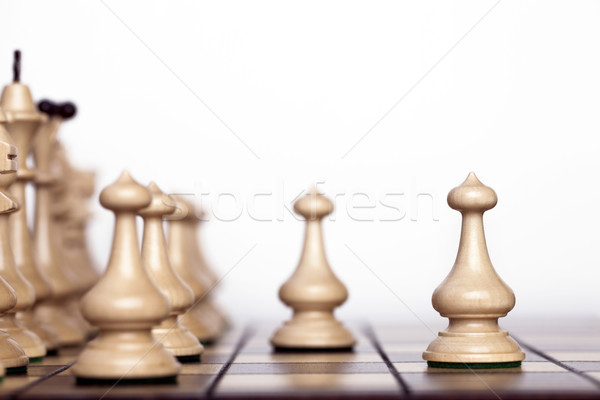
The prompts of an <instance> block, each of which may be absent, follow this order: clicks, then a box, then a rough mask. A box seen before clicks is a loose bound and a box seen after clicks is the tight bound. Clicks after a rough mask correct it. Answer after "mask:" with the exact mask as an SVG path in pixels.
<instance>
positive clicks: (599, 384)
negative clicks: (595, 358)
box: [511, 334, 600, 390]
mask: <svg viewBox="0 0 600 400" xmlns="http://www.w3.org/2000/svg"><path fill="white" fill-rule="evenodd" d="M511 336H512V337H513V338H514V339H515V340H516V341H517V342H519V345H521V346H522V347H524V348H525V349H526V350H527V351H530V352H532V353H533V354H536V355H538V356H540V357H543V358H545V359H546V360H548V361H550V362H551V363H553V364H555V365H557V366H559V367H561V368H563V369H565V370H567V371H569V372H572V373H574V374H576V375H578V376H580V377H581V378H584V379H585V380H587V381H588V382H590V383H592V384H594V385H595V386H596V387H597V388H598V390H600V381H599V380H598V379H596V378H594V377H593V376H591V375H588V374H586V373H585V372H583V371H581V370H580V369H578V368H575V367H572V366H570V365H568V364H565V363H563V362H562V361H560V360H558V359H557V358H555V357H552V356H551V355H548V354H546V353H545V352H544V351H542V350H540V349H538V348H536V347H534V346H532V345H530V344H529V343H527V342H524V341H522V340H520V339H519V338H518V337H516V336H515V335H513V334H511Z"/></svg>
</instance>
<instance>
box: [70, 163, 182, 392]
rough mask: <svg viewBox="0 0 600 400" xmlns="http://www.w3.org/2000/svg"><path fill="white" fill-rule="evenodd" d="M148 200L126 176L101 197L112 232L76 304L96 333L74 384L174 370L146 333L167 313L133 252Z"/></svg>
mask: <svg viewBox="0 0 600 400" xmlns="http://www.w3.org/2000/svg"><path fill="white" fill-rule="evenodd" d="M151 199H152V196H151V194H150V192H149V191H148V189H146V188H145V187H143V186H141V185H140V184H138V183H137V182H135V181H134V180H133V179H132V178H131V176H130V175H129V174H128V173H127V172H124V173H123V174H122V175H121V177H120V178H119V179H118V180H117V181H116V182H115V183H113V184H112V185H110V186H108V187H106V188H105V189H104V190H103V191H102V193H101V194H100V203H101V204H102V206H103V207H104V208H107V209H109V210H111V211H112V212H114V214H115V232H114V238H113V245H112V250H111V254H110V260H109V262H108V266H107V268H106V271H105V272H104V275H103V276H102V277H101V278H100V280H99V281H98V282H97V283H96V285H94V287H93V288H92V289H91V290H90V291H89V292H87V293H86V294H85V296H84V297H83V299H82V301H81V310H82V313H83V316H84V317H85V318H86V319H87V320H88V321H89V322H90V323H91V324H92V325H94V326H96V327H98V328H99V330H100V332H99V334H98V337H96V338H95V339H94V340H92V341H91V342H89V343H88V344H87V346H86V347H85V348H84V350H83V351H82V352H81V354H80V355H79V359H78V360H77V362H76V363H75V365H74V366H73V374H74V375H75V376H76V377H77V378H78V380H79V382H87V381H103V380H108V381H115V380H126V381H137V380H148V381H149V382H162V381H165V380H169V381H172V380H174V379H175V377H176V375H177V373H178V372H179V368H180V364H179V363H178V362H177V361H176V360H175V357H173V356H172V355H171V353H170V352H169V351H167V350H166V349H165V347H164V346H163V345H161V344H160V343H159V342H157V341H156V339H154V337H153V336H152V333H151V332H152V327H153V326H155V325H158V324H159V323H160V322H161V321H162V320H163V319H165V318H166V317H167V316H168V315H169V313H170V312H171V307H170V305H169V301H168V299H167V298H166V297H165V296H164V295H163V294H162V293H161V291H160V289H159V288H158V287H156V285H155V284H154V283H153V281H152V279H151V278H150V276H149V275H148V273H147V271H146V269H145V268H144V265H143V262H142V257H141V255H140V251H139V248H138V237H137V228H136V221H135V218H136V213H137V212H138V211H139V210H141V209H142V208H144V207H146V206H148V205H149V204H150V202H151Z"/></svg>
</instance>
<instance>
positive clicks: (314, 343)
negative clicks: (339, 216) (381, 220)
mask: <svg viewBox="0 0 600 400" xmlns="http://www.w3.org/2000/svg"><path fill="white" fill-rule="evenodd" d="M294 210H295V211H296V212H297V213H298V214H300V215H302V216H303V217H304V218H305V219H306V235H305V239H304V249H303V251H302V257H301V258H300V263H299V264H298V267H297V268H296V271H295V272H294V274H293V275H292V276H291V278H290V279H289V280H288V281H287V282H286V283H284V284H283V286H282V287H281V289H280V290H279V298H280V299H281V301H283V302H284V303H285V304H286V305H288V306H290V307H291V308H292V309H293V310H294V314H293V316H292V319H291V320H289V321H287V322H286V323H285V324H284V325H283V326H282V327H281V328H279V330H277V331H276V332H275V334H274V335H273V337H272V338H271V344H272V345H273V346H275V348H277V349H348V348H351V347H352V346H353V345H354V343H355V340H354V337H352V334H351V333H350V332H349V331H348V330H347V329H346V328H345V327H344V325H342V323H341V322H339V321H338V320H336V319H335V317H334V315H333V310H334V308H335V307H338V306H340V305H341V304H342V303H344V302H345V301H346V299H347V298H348V291H347V290H346V287H345V286H344V284H343V283H342V282H341V281H340V280H339V279H338V278H337V277H336V276H335V275H334V273H333V271H332V270H331V267H330V266H329V264H328V262H327V258H326V256H325V247H324V244H323V238H322V229H321V220H322V219H323V218H324V217H325V216H326V215H328V214H330V213H331V212H332V211H333V203H332V202H331V201H330V200H329V199H328V198H326V197H325V196H323V195H321V194H319V193H317V192H316V190H315V189H313V190H312V191H311V193H310V194H308V195H306V196H304V197H302V198H300V199H299V200H298V201H296V203H295V204H294Z"/></svg>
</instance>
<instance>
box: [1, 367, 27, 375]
mask: <svg viewBox="0 0 600 400" xmlns="http://www.w3.org/2000/svg"><path fill="white" fill-rule="evenodd" d="M26 373H27V366H26V365H24V366H22V367H12V368H6V375H20V374H26Z"/></svg>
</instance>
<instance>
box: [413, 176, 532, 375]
mask: <svg viewBox="0 0 600 400" xmlns="http://www.w3.org/2000/svg"><path fill="white" fill-rule="evenodd" d="M497 202H498V197H497V196H496V192H494V190H493V189H492V188H490V187H488V186H485V185H484V184H483V183H481V182H480V181H479V179H477V177H476V176H475V174H474V173H473V172H471V173H470V174H469V176H468V177H467V179H466V180H465V181H464V182H463V183H462V185H460V186H458V187H456V188H454V189H452V190H451V191H450V193H449V194H448V205H449V206H450V207H451V208H453V209H455V210H458V211H460V212H461V213H462V231H461V235H460V244H459V246H458V255H457V256H456V262H455V263H454V266H453V267H452V270H451V271H450V274H449V275H448V276H447V277H446V279H445V280H444V281H443V282H442V283H441V284H440V286H438V287H437V289H436V290H435V291H434V292H433V299H432V302H433V308H435V309H436V310H437V311H438V312H439V313H440V315H441V316H443V317H447V318H448V319H449V325H448V328H447V329H446V330H445V331H443V332H440V333H439V336H438V337H437V338H436V339H435V340H434V341H433V342H432V343H431V344H430V345H429V347H428V348H427V350H426V351H425V352H424V353H423V358H424V359H425V360H427V363H428V365H429V366H430V367H450V368H498V367H515V366H519V365H521V360H523V359H524V358H525V354H524V353H523V352H522V351H521V349H520V348H519V345H518V344H517V342H515V341H514V340H513V339H512V338H511V337H510V336H509V335H508V332H506V331H503V330H501V329H500V328H499V326H498V318H500V317H504V316H506V314H508V312H509V311H510V310H512V309H513V307H514V306H515V295H514V293H513V291H512V290H511V289H510V287H508V285H507V284H506V283H504V281H502V279H500V277H499V276H498V274H497V273H496V271H495V270H494V267H493V266H492V262H491V261H490V257H489V255H488V251H487V245H486V242H485V234H484V230H483V213H484V212H485V211H487V210H490V209H492V208H494V206H495V205H496V203H497Z"/></svg>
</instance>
